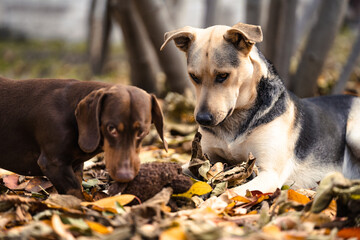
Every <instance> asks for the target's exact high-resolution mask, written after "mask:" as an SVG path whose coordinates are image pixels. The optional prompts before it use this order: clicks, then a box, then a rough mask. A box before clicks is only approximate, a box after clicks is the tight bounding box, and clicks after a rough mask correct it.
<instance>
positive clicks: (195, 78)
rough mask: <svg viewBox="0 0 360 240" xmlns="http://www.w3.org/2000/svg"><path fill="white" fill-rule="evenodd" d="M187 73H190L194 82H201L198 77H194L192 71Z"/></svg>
mask: <svg viewBox="0 0 360 240" xmlns="http://www.w3.org/2000/svg"><path fill="white" fill-rule="evenodd" d="M189 75H190V77H191V78H192V80H194V82H195V83H196V84H200V83H201V81H200V79H199V78H198V77H196V76H195V75H194V74H193V73H189Z"/></svg>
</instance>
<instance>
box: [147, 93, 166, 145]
mask: <svg viewBox="0 0 360 240" xmlns="http://www.w3.org/2000/svg"><path fill="white" fill-rule="evenodd" d="M150 95H151V118H152V122H153V123H154V124H155V128H156V131H157V132H158V134H159V136H160V138H161V140H162V141H163V144H164V148H165V150H166V151H167V150H168V144H167V142H166V140H165V138H164V115H163V112H162V110H161V108H160V105H159V103H158V101H157V99H156V97H155V95H154V94H150Z"/></svg>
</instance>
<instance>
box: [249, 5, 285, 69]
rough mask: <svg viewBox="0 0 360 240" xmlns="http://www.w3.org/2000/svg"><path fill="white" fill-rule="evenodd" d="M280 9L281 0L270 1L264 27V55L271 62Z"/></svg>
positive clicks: (274, 54) (274, 52)
mask: <svg viewBox="0 0 360 240" xmlns="http://www.w3.org/2000/svg"><path fill="white" fill-rule="evenodd" d="M250 1H251V0H250ZM280 9H281V0H271V1H270V7H269V18H268V21H267V25H266V35H264V48H265V49H264V55H265V57H266V58H267V59H268V60H270V61H271V62H274V61H275V56H276V51H277V47H276V46H277V44H276V36H277V34H278V32H279V30H278V29H279V25H280V24H279V20H280V19H279V16H280V13H281V12H280Z"/></svg>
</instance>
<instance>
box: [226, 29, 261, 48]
mask: <svg viewBox="0 0 360 240" xmlns="http://www.w3.org/2000/svg"><path fill="white" fill-rule="evenodd" d="M224 39H225V40H226V41H228V42H231V43H232V44H234V46H235V47H236V48H237V49H238V50H239V51H242V52H244V53H245V54H246V55H247V54H248V53H249V52H250V51H251V48H252V46H253V45H254V44H255V43H257V42H262V40H263V34H262V31H261V27H260V26H256V25H250V24H245V23H238V24H235V25H234V26H232V27H231V28H230V29H229V30H227V31H226V33H225V34H224Z"/></svg>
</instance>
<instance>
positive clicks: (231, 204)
mask: <svg viewBox="0 0 360 240" xmlns="http://www.w3.org/2000/svg"><path fill="white" fill-rule="evenodd" d="M235 204H236V203H235V202H231V203H229V204H228V205H227V206H226V208H225V212H226V213H227V212H229V211H230V210H231V209H233V208H234V207H235Z"/></svg>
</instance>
